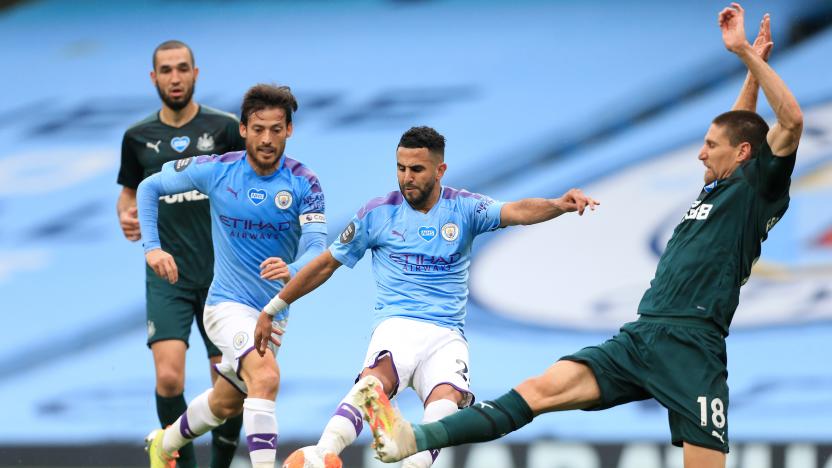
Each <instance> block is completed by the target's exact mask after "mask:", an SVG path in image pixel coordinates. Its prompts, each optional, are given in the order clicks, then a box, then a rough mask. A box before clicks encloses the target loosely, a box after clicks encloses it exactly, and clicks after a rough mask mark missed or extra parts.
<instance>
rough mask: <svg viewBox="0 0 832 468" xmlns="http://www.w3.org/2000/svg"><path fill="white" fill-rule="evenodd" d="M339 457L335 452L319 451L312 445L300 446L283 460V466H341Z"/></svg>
mask: <svg viewBox="0 0 832 468" xmlns="http://www.w3.org/2000/svg"><path fill="white" fill-rule="evenodd" d="M342 466H343V465H342V463H341V457H339V456H338V455H337V454H335V453H332V452H329V453H321V452H319V451H318V448H317V447H315V446H314V445H310V446H308V447H301V448H299V449H297V450H295V451H294V452H292V454H291V455H289V458H287V459H286V461H285V462H283V468H341V467H342Z"/></svg>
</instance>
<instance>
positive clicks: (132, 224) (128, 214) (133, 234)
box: [118, 206, 142, 242]
mask: <svg viewBox="0 0 832 468" xmlns="http://www.w3.org/2000/svg"><path fill="white" fill-rule="evenodd" d="M118 222H119V224H121V231H122V232H124V237H126V238H127V240H129V241H133V242H135V241H137V240H139V239H141V237H142V232H141V229H140V228H139V210H138V208H136V207H135V206H131V207H130V208H127V209H126V210H124V211H122V212H121V213H120V214H119V215H118Z"/></svg>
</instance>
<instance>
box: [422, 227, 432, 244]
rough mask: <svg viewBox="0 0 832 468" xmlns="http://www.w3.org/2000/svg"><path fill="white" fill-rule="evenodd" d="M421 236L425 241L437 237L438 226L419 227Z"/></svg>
mask: <svg viewBox="0 0 832 468" xmlns="http://www.w3.org/2000/svg"><path fill="white" fill-rule="evenodd" d="M419 237H421V238H422V239H424V240H425V242H430V241H432V240H433V238H434V237H436V228H435V227H433V226H422V227H420V228H419Z"/></svg>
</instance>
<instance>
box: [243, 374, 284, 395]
mask: <svg viewBox="0 0 832 468" xmlns="http://www.w3.org/2000/svg"><path fill="white" fill-rule="evenodd" d="M250 380H251V382H250V383H247V385H248V388H249V396H253V397H256V398H274V397H275V396H276V395H277V390H278V387H279V386H280V372H278V370H277V369H276V368H269V367H263V368H261V369H259V370H258V371H257V372H255V373H254V375H253V376H252V377H251V379H250Z"/></svg>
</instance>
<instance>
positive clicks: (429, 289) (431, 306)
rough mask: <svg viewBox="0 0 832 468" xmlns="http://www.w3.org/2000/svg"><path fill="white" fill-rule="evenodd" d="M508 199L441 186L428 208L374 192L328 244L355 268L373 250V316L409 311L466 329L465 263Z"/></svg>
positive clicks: (398, 196) (394, 194)
mask: <svg viewBox="0 0 832 468" xmlns="http://www.w3.org/2000/svg"><path fill="white" fill-rule="evenodd" d="M502 206H503V203H500V202H495V201H494V200H492V199H490V198H488V197H486V196H483V195H479V194H475V193H471V192H467V191H465V190H457V189H454V188H451V187H443V188H442V194H441V196H440V197H439V201H438V202H437V203H436V205H434V206H433V208H431V210H430V211H429V212H428V213H422V212H420V211H416V210H414V209H413V208H411V207H410V204H409V203H407V201H406V200H405V199H404V196H403V195H402V193H401V192H399V191H395V192H390V193H389V194H387V195H386V196H384V197H380V198H374V199H372V200H370V201H369V202H368V203H367V204H366V205H365V206H364V207H363V208H361V210H359V211H358V213H356V215H355V216H354V217H353V218H352V221H351V222H350V224H349V225H348V226H347V228H346V229H345V230H344V232H342V233H341V235H340V236H339V237H338V240H336V241H335V242H334V243H333V244H332V245H331V246H330V247H329V250H330V252H331V253H332V256H333V257H334V258H335V259H336V260H338V261H339V262H341V263H343V264H344V265H346V266H348V267H350V268H352V267H353V266H354V265H355V264H356V263H357V262H358V260H360V259H361V257H363V256H364V252H366V250H367V249H371V250H372V251H373V275H374V276H375V280H376V288H377V298H376V306H375V310H376V316H375V323H374V324H373V326H374V327H375V325H378V323H379V322H381V321H382V320H384V319H386V318H389V317H405V318H410V319H415V320H422V321H425V322H431V323H434V324H436V325H440V326H443V327H447V328H453V329H458V330H460V331H462V327H463V325H464V324H465V304H466V303H467V302H468V266H469V265H470V263H471V262H470V256H471V244H472V243H473V241H474V237H476V236H477V235H479V234H482V233H483V232H488V231H493V230H495V229H497V228H498V227H499V226H500V209H501V208H502Z"/></svg>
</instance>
